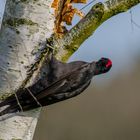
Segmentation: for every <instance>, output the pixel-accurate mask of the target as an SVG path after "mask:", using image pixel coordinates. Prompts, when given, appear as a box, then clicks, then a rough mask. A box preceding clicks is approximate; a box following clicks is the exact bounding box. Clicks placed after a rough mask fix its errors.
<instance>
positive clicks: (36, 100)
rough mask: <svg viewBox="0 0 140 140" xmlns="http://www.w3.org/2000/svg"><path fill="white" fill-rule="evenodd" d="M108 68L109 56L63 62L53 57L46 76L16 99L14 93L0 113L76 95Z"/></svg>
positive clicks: (45, 103) (4, 102) (29, 107)
mask: <svg viewBox="0 0 140 140" xmlns="http://www.w3.org/2000/svg"><path fill="white" fill-rule="evenodd" d="M111 67H112V62H111V60H110V59H108V58H101V59H100V60H99V61H97V62H95V61H93V62H91V63H88V62H83V61H74V62H70V63H63V62H60V61H58V60H57V59H55V58H54V57H52V58H51V59H50V63H49V71H50V72H48V75H47V76H46V77H44V78H42V79H40V80H38V81H37V82H36V83H35V84H34V85H32V86H30V87H28V88H25V89H20V90H18V91H17V92H16V96H17V98H18V101H19V102H17V98H16V96H15V95H14V94H13V95H11V96H9V97H8V98H6V99H5V100H4V101H2V102H1V103H0V107H3V106H6V105H8V106H7V108H5V109H4V110H2V111H1V112H0V116H2V115H5V114H7V113H15V112H20V111H28V110H31V109H35V108H38V107H41V106H47V105H50V104H53V103H56V102H60V101H63V100H66V99H69V98H72V97H74V96H77V95H79V94H80V93H82V92H83V91H84V90H85V89H86V88H87V87H88V86H89V84H90V82H91V79H92V77H93V76H95V75H99V74H103V73H106V72H108V71H109V70H110V69H111ZM19 103H20V105H19ZM21 107H22V108H21Z"/></svg>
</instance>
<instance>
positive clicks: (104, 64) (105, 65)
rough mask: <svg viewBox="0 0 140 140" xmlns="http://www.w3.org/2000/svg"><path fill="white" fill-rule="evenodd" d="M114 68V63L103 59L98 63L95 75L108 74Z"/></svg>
mask: <svg viewBox="0 0 140 140" xmlns="http://www.w3.org/2000/svg"><path fill="white" fill-rule="evenodd" d="M111 67H112V61H111V60H110V59H108V58H101V59H100V60H99V61H97V62H96V70H95V75H98V74H102V73H106V72H108V71H109V70H110V69H111Z"/></svg>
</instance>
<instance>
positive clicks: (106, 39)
mask: <svg viewBox="0 0 140 140" xmlns="http://www.w3.org/2000/svg"><path fill="white" fill-rule="evenodd" d="M98 1H99V0H98ZM100 1H104V0H100ZM89 2H91V0H88V3H89ZM96 2H97V1H95V2H94V3H96ZM94 3H92V4H91V5H90V6H88V7H87V8H85V9H84V10H83V12H84V13H85V14H86V13H87V12H88V11H89V10H90V8H91V6H92V5H93V4H94ZM4 4H5V0H0V9H1V10H0V15H2V13H3V10H4ZM74 6H75V7H77V8H78V9H81V8H82V7H83V6H85V5H83V4H75V5H74ZM131 13H132V14H130V10H129V11H127V12H125V13H122V14H119V15H117V16H115V17H112V18H110V19H109V20H107V21H106V22H104V23H103V24H102V25H101V26H100V27H99V28H98V29H97V30H96V32H95V33H94V34H93V35H92V36H91V37H90V38H88V39H87V40H86V41H85V42H84V43H83V44H82V45H81V47H80V48H79V49H78V51H77V52H75V53H74V55H72V57H71V58H70V59H69V61H73V60H83V61H93V60H94V61H95V60H98V59H100V58H101V57H107V58H110V59H111V60H112V62H113V67H112V70H111V71H110V72H109V73H107V74H106V75H104V76H100V77H99V78H98V80H97V81H100V82H103V83H104V81H105V82H106V80H107V79H109V77H111V78H113V77H114V76H117V75H118V74H123V73H127V72H129V71H131V70H133V68H135V65H137V63H136V57H137V56H138V55H139V53H140V45H139V44H140V39H139V37H140V28H138V27H137V26H135V25H134V24H132V23H131V17H132V18H133V20H134V21H135V22H136V23H137V24H138V25H140V14H139V13H140V5H138V6H135V7H133V8H132V9H131ZM79 20H80V18H79V17H78V16H75V17H74V20H73V25H72V26H74V25H75V24H76V23H77V22H78V21H79ZM68 28H71V27H68ZM111 78H110V79H111ZM105 79H106V80H105Z"/></svg>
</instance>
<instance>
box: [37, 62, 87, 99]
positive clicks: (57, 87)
mask: <svg viewBox="0 0 140 140" xmlns="http://www.w3.org/2000/svg"><path fill="white" fill-rule="evenodd" d="M87 65H89V63H87V64H84V65H82V66H81V67H79V68H77V69H74V70H72V71H70V72H69V73H67V74H65V75H63V76H61V77H60V79H58V80H57V81H55V82H53V83H52V84H51V85H49V86H48V87H47V88H45V89H44V90H42V91H41V92H40V93H38V94H37V95H36V98H37V99H41V98H44V97H45V96H48V95H50V94H53V93H57V92H58V93H59V92H63V88H64V89H66V87H67V89H68V87H69V86H70V84H69V83H68V82H69V81H68V80H70V77H71V76H72V79H73V78H74V77H75V76H77V75H78V73H79V70H81V69H82V68H84V67H86V66H87Z"/></svg>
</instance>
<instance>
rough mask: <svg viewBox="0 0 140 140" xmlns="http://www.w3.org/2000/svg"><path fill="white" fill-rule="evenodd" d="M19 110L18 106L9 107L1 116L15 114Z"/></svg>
mask: <svg viewBox="0 0 140 140" xmlns="http://www.w3.org/2000/svg"><path fill="white" fill-rule="evenodd" d="M18 108H19V107H18V105H13V106H8V107H7V108H6V109H4V110H2V111H1V112H0V116H3V115H5V114H9V113H15V112H17V111H18Z"/></svg>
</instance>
